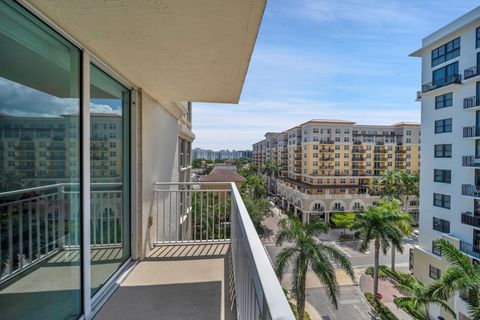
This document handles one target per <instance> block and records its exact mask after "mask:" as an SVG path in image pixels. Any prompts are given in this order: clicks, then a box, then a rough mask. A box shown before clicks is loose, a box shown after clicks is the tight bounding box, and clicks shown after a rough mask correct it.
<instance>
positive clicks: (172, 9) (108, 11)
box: [0, 0, 294, 320]
mask: <svg viewBox="0 0 480 320" xmlns="http://www.w3.org/2000/svg"><path fill="white" fill-rule="evenodd" d="M265 5H266V1H265V0H245V1H230V0H227V1H226V0H210V1H198V0H186V1H177V0H164V1H151V0H136V1H111V0H82V1H64V0H19V1H14V0H2V1H0V66H1V67H0V108H1V115H0V138H1V140H0V319H12V320H13V319H39V320H47V319H48V320H50V319H55V320H56V319H71V320H73V319H85V320H89V319H93V318H95V319H97V320H101V319H106V320H108V319H147V320H148V319H169V320H170V319H172V320H175V319H203V320H210V319H220V320H223V319H289V320H293V319H294V316H293V314H292V311H291V309H290V306H289V304H288V302H287V299H286V297H285V294H284V292H283V291H282V289H281V286H280V283H279V282H278V280H277V277H276V275H275V273H274V270H273V268H272V266H271V264H270V261H269V258H268V256H267V254H266V252H265V250H264V248H263V246H262V244H261V242H260V239H259V238H258V235H257V233H256V231H255V228H254V226H253V223H252V222H251V220H250V217H249V214H248V212H247V211H246V208H245V205H244V204H243V201H242V199H241V197H240V194H239V192H238V190H237V188H236V186H235V184H234V183H221V184H214V185H212V184H211V183H210V184H208V186H209V187H210V188H208V187H207V185H206V184H205V183H201V182H200V183H193V182H190V169H191V165H190V164H191V143H192V141H193V140H194V138H195V135H194V134H193V132H192V122H191V119H192V114H191V102H192V101H194V102H212V103H238V101H239V99H240V94H241V91H242V87H243V84H244V80H245V77H246V73H247V69H248V68H247V67H248V64H249V61H250V58H251V55H252V52H253V47H254V45H255V42H256V36H257V33H258V31H259V27H260V23H261V20H262V17H263V11H264V9H265ZM212 187H213V188H212ZM213 208H216V211H215V212H216V213H214V212H213ZM227 208H228V209H227ZM221 209H222V210H221ZM227 210H228V215H227ZM203 217H206V218H203ZM202 219H203V220H202Z"/></svg>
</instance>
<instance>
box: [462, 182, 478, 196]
mask: <svg viewBox="0 0 480 320" xmlns="http://www.w3.org/2000/svg"><path fill="white" fill-rule="evenodd" d="M462 195H463V196H467V197H474V198H480V188H479V187H478V186H476V185H473V184H462Z"/></svg>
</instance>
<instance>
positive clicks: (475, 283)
mask: <svg viewBox="0 0 480 320" xmlns="http://www.w3.org/2000/svg"><path fill="white" fill-rule="evenodd" d="M436 245H437V246H438V247H439V248H440V253H441V255H442V258H443V259H444V260H445V261H447V263H448V265H449V266H448V268H447V269H446V270H445V272H443V274H442V276H441V277H440V279H439V280H438V281H437V282H435V283H434V284H433V285H432V287H433V289H434V290H435V292H436V293H437V294H438V295H439V296H443V297H451V296H453V295H454V294H455V292H457V291H464V292H465V293H467V294H468V299H467V300H468V301H467V303H468V305H469V316H470V317H471V318H472V319H480V265H479V264H474V263H473V262H472V260H471V259H470V258H469V257H467V256H466V255H465V254H463V253H462V252H461V251H460V250H459V249H457V248H455V247H454V246H453V245H452V244H451V243H450V242H449V241H447V240H444V239H440V240H437V241H436Z"/></svg>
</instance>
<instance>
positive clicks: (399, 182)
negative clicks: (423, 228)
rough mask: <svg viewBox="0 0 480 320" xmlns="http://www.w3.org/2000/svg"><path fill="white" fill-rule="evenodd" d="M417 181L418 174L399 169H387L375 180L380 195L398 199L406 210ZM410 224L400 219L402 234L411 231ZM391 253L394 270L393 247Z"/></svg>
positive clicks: (416, 193)
mask: <svg viewBox="0 0 480 320" xmlns="http://www.w3.org/2000/svg"><path fill="white" fill-rule="evenodd" d="M418 182H419V178H418V175H416V174H410V173H407V172H405V171H399V170H388V171H386V172H385V173H383V174H382V176H380V178H379V179H378V180H377V183H378V185H379V186H380V194H381V196H382V197H387V199H388V200H390V201H391V200H394V199H398V200H400V201H401V203H402V210H406V208H407V204H408V197H409V196H411V195H416V196H417V197H418V194H419V189H418ZM411 225H412V222H411V220H409V221H402V222H401V223H400V225H399V226H400V227H401V229H402V231H403V233H404V235H409V234H410V233H411V232H412V227H411ZM391 255H392V257H391V267H392V270H395V256H396V250H395V249H393V248H392V252H391Z"/></svg>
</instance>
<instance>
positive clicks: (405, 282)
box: [382, 268, 455, 320]
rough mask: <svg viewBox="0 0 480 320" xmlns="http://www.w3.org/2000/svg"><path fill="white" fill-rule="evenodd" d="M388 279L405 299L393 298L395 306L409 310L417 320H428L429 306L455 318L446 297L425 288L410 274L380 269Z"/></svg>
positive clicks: (429, 288)
mask: <svg viewBox="0 0 480 320" xmlns="http://www.w3.org/2000/svg"><path fill="white" fill-rule="evenodd" d="M382 271H383V272H384V273H386V274H387V275H388V276H389V277H390V278H392V279H393V280H395V281H396V282H397V284H396V285H395V288H397V289H398V290H399V291H400V292H401V293H403V294H405V295H406V296H405V297H397V298H395V300H394V302H395V304H396V305H397V306H398V307H400V308H404V309H407V310H408V309H410V310H412V311H413V312H415V314H416V315H418V318H419V319H422V320H423V319H425V320H428V319H430V310H429V309H430V305H432V304H433V305H437V306H439V307H440V308H441V309H443V310H445V311H446V312H448V313H450V314H451V315H452V316H453V317H455V312H454V311H453V310H452V308H450V306H449V305H448V304H447V303H446V301H447V300H448V297H445V296H443V295H442V293H441V292H439V291H436V290H435V288H433V287H426V286H425V285H424V284H423V283H421V282H420V281H418V280H417V279H415V278H414V277H413V276H412V275H410V274H401V275H400V274H399V273H397V272H394V271H393V270H388V268H384V269H382Z"/></svg>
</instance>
